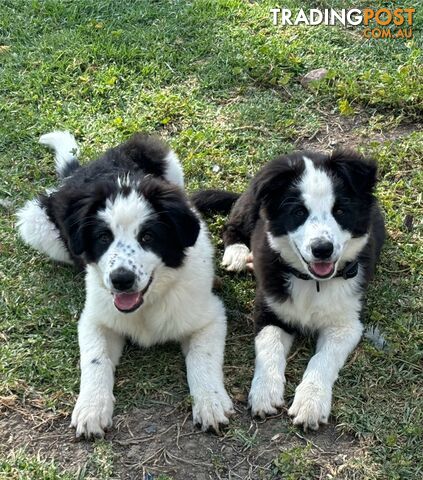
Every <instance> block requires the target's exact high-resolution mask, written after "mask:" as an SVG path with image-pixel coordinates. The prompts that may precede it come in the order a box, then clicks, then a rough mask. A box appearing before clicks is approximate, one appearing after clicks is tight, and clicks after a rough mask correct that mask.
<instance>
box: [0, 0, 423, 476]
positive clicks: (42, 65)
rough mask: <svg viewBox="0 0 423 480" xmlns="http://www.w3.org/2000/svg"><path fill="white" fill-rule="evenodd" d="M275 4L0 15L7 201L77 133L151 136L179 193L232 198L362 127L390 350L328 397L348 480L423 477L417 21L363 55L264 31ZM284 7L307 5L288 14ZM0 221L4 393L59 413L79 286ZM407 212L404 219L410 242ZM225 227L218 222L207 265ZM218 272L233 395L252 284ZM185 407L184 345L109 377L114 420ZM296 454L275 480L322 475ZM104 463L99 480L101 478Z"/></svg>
mask: <svg viewBox="0 0 423 480" xmlns="http://www.w3.org/2000/svg"><path fill="white" fill-rule="evenodd" d="M313 3H314V4H320V5H323V6H327V4H328V3H330V4H331V6H332V3H333V2H313ZM335 3H336V4H337V5H338V4H339V5H340V3H342V2H335ZM379 3H380V2H379ZM384 3H385V4H386V3H388V2H384ZM270 6H274V3H273V2H256V3H255V2H253V3H250V2H248V1H241V0H227V1H217V0H214V1H212V0H210V1H205V0H199V1H196V2H183V1H176V0H175V1H156V2H152V1H138V2H134V1H128V0H126V1H119V2H118V1H117V0H116V1H113V0H108V1H106V0H99V1H96V2H89V1H87V0H76V1H72V2H70V1H52V0H47V1H37V0H33V1H31V2H28V1H17V0H13V1H11V0H6V1H5V2H3V3H2V8H1V9H0V45H5V46H8V47H9V48H6V49H3V50H2V49H0V62H1V70H0V72H1V82H0V93H1V98H2V102H1V103H0V121H1V126H0V155H1V156H0V197H1V198H2V199H9V200H11V201H12V202H13V203H14V205H15V206H19V205H21V204H23V202H24V201H25V199H27V198H31V197H33V196H34V195H35V194H36V193H38V192H40V191H42V190H43V189H44V188H46V187H51V186H53V185H54V184H55V176H54V172H53V161H52V156H51V154H50V153H49V152H47V151H46V150H45V149H43V148H42V147H41V146H39V145H38V144H37V139H38V137H39V136H40V135H41V134H42V133H46V132H47V131H49V130H52V129H57V128H66V129H69V130H71V131H72V132H75V134H76V135H77V137H78V139H79V140H80V142H81V145H82V160H83V161H88V160H89V159H91V158H92V157H94V156H95V155H97V154H99V153H100V152H101V151H103V149H104V148H106V147H107V146H111V145H115V144H117V143H118V142H120V141H121V140H123V139H125V138H126V137H127V136H128V135H130V134H131V133H133V132H135V131H137V130H146V131H150V132H156V133H158V134H159V135H161V136H163V137H164V138H165V139H167V140H168V141H169V142H170V144H171V145H172V147H174V148H175V149H176V150H177V152H178V154H179V155H180V157H181V159H182V160H183V163H184V169H185V172H186V179H187V185H188V189H189V190H191V191H192V190H194V189H196V188H199V187H204V186H208V187H226V188H231V189H234V190H242V189H243V188H245V186H246V185H247V183H248V180H249V178H250V177H251V176H252V175H253V174H254V173H255V172H256V171H257V170H258V169H259V168H260V166H261V165H263V164H264V163H265V162H266V161H267V160H269V159H271V158H272V157H273V156H274V155H275V154H276V153H283V152H288V151H291V150H293V149H294V148H295V145H294V143H297V142H298V144H299V145H300V146H301V142H302V140H303V139H305V140H306V139H307V138H310V137H313V136H314V135H315V134H316V132H317V131H318V130H319V129H320V130H321V131H323V132H325V131H326V127H328V128H329V131H331V129H332V128H334V123H332V122H335V121H336V122H341V123H342V122H343V121H347V120H350V119H355V120H360V121H361V124H360V127H359V128H357V129H356V133H357V137H359V136H362V135H363V133H365V134H366V138H370V140H363V141H361V142H358V143H360V144H361V149H362V151H363V152H365V153H368V154H371V155H373V156H374V157H375V158H376V159H377V160H378V161H379V164H380V178H381V182H380V184H379V187H378V195H379V198H380V199H381V203H382V205H383V208H384V210H385V212H386V219H387V226H388V231H389V240H388V242H387V245H386V248H385V250H384V254H383V258H382V262H381V266H380V268H379V271H378V275H377V277H376V280H375V282H374V283H373V285H372V287H371V289H370V291H369V294H368V306H367V309H366V314H365V315H366V322H367V323H370V324H372V325H376V326H378V327H379V328H380V330H381V331H382V332H383V334H384V336H385V338H386V340H387V342H388V349H387V350H386V351H379V350H378V349H377V348H376V347H375V346H374V345H372V344H371V343H370V342H369V341H367V340H365V341H363V342H362V344H361V345H360V347H359V348H358V349H357V352H356V353H355V354H354V355H353V356H352V357H351V359H350V361H349V365H348V368H345V369H344V370H343V371H342V373H341V375H340V379H339V381H338V383H337V384H336V387H335V392H334V407H333V414H334V419H335V421H336V423H337V424H338V425H340V427H339V428H340V429H341V430H345V431H348V432H350V433H352V434H353V435H355V436H356V437H357V438H358V439H359V441H360V442H361V443H360V444H362V445H363V449H364V451H365V452H366V454H365V455H363V456H362V458H361V459H360V458H359V459H358V460H354V461H357V462H358V463H359V464H357V465H355V466H354V465H353V466H350V467H349V468H350V469H351V472H353V473H354V472H357V477H356V478H398V479H399V478H401V479H402V478H417V477H418V476H419V475H421V474H422V471H423V467H422V463H421V454H420V453H421V452H420V447H419V443H418V439H419V438H421V435H422V427H421V425H422V424H423V422H422V420H423V419H422V417H421V415H422V413H421V412H422V399H421V392H420V390H421V388H420V387H419V385H420V386H421V375H422V370H421V353H422V352H421V345H422V340H423V338H422V326H421V323H420V317H419V314H420V316H421V308H422V305H421V298H422V290H421V280H422V279H421V265H422V241H421V240H422V230H421V223H419V222H420V221H421V218H422V209H421V202H422V200H421V192H422V188H423V179H422V174H421V158H422V156H423V149H422V144H423V135H422V132H421V124H419V123H418V122H419V121H420V122H421V119H422V106H423V91H422V88H423V87H422V85H423V82H422V81H421V79H422V73H423V72H422V67H421V65H422V62H421V59H422V56H421V55H422V53H421V44H420V42H419V40H420V39H421V38H422V36H421V25H422V11H421V9H418V12H417V14H416V21H415V25H414V34H415V38H414V40H413V41H408V42H406V43H404V42H402V41H398V40H396V41H393V40H390V41H387V40H374V41H364V40H363V39H362V37H361V36H360V33H359V31H358V30H352V29H341V28H329V27H313V28H305V27H289V28H282V27H274V26H273V25H272V24H271V21H270V15H269V10H268V9H269V7H270ZM284 6H286V7H292V8H299V7H301V6H303V5H302V4H301V2H299V1H298V0H290V1H287V2H285V4H284ZM319 67H325V68H327V69H328V70H329V74H328V76H327V77H326V78H325V79H324V80H322V81H320V82H318V83H316V84H314V85H311V86H310V87H309V88H304V87H303V86H302V85H301V83H300V81H299V80H300V78H301V76H302V75H304V74H305V73H307V72H308V71H309V70H312V69H314V68H319ZM403 125H408V132H407V133H405V134H403V136H402V137H401V138H398V139H397V140H394V141H392V142H389V141H388V142H382V143H381V142H380V141H376V140H372V138H376V139H377V138H379V137H380V134H381V133H389V131H390V130H392V129H395V128H397V127H398V126H403ZM413 130H415V131H414V133H413V132H412V131H413ZM348 133H351V132H348ZM353 133H354V132H353ZM339 141H340V142H341V143H342V137H341V138H340V139H339ZM324 146H326V145H324ZM216 165H217V166H218V167H219V171H218V172H216V171H215V168H214V167H215V166H216ZM0 208H1V207H0ZM0 213H1V215H0V255H1V257H0V284H1V301H0V331H1V334H0V395H2V396H13V397H15V398H16V401H17V402H19V403H20V404H22V405H24V406H26V407H30V406H31V405H37V407H40V406H41V407H42V408H44V409H50V410H53V411H55V412H58V413H63V414H69V413H70V412H71V409H72V404H73V402H74V400H75V395H76V393H77V390H78V369H77V362H78V349H77V338H76V324H77V319H78V315H79V312H80V311H81V308H82V305H83V298H84V292H83V278H82V276H81V275H75V273H74V271H73V270H72V269H70V268H68V267H65V266H58V265H54V264H50V263H48V262H46V261H45V258H44V257H42V256H41V255H39V254H37V253H36V252H34V251H32V250H30V249H29V248H27V247H25V246H24V245H23V244H22V243H21V242H20V241H19V240H18V239H17V237H16V232H15V227H14V217H13V209H2V210H1V211H0ZM406 216H408V218H412V219H413V220H414V221H413V228H412V229H411V230H410V229H409V228H408V227H407V226H406V225H405V224H404V220H405V218H406ZM223 221H224V219H222V218H218V219H215V220H213V221H212V222H211V230H212V232H213V238H214V240H215V242H216V245H217V257H218V258H219V257H220V256H221V253H222V251H221V242H220V240H219V231H220V228H221V226H222V225H223ZM219 274H220V275H221V276H222V277H223V280H224V284H223V287H222V291H221V295H222V297H223V299H224V301H225V304H226V306H227V309H228V312H229V336H228V346H227V355H226V366H225V371H226V376H227V382H228V387H229V390H230V392H231V393H233V394H237V393H240V392H241V393H245V392H246V391H247V389H248V386H249V382H250V379H251V375H252V368H253V361H254V352H253V348H252V336H251V335H249V336H247V337H245V335H246V334H247V335H248V334H251V333H252V324H251V320H250V319H249V317H248V316H249V315H250V314H251V311H252V306H253V298H254V284H253V281H252V279H251V278H250V277H248V276H241V275H240V276H235V277H234V276H230V275H228V274H226V273H224V272H223V271H221V270H219ZM64 292H65V293H64ZM297 348H298V349H299V351H298V355H296V356H295V358H294V359H293V360H292V361H291V362H290V363H289V365H288V371H287V377H288V386H287V388H288V390H287V394H288V399H291V398H292V395H293V390H294V386H295V385H296V384H297V383H298V381H299V379H300V377H301V373H302V371H303V370H304V368H305V365H306V362H307V358H308V357H309V356H310V352H311V343H310V342H308V343H307V342H306V343H304V342H302V343H299V344H298V346H297ZM134 365H137V368H133V366H134ZM187 393H188V392H187V389H186V383H185V373H184V368H183V359H182V355H181V354H180V352H179V348H178V347H177V346H174V345H170V346H162V347H157V348H154V349H149V350H146V351H142V350H139V349H137V348H134V347H128V349H127V351H126V354H125V356H124V358H123V361H122V363H121V365H120V367H119V369H118V372H117V387H116V396H117V399H118V401H117V411H118V412H119V411H120V412H124V411H127V410H129V409H130V408H131V407H132V406H134V405H137V406H140V405H143V404H148V402H149V401H151V399H156V400H164V401H166V402H170V403H175V404H177V403H179V402H181V401H182V402H183V403H184V402H185V401H186V400H187V398H186V397H187ZM234 435H235V436H237V437H238V438H239V442H240V444H241V445H244V444H245V443H248V442H252V441H255V440H253V439H251V438H250V437H248V436H247V437H246V436H245V435H244V433H243V432H242V430H239V431H237V430H235V431H234ZM295 448H296V447H295ZM291 453H292V455H290V454H289V453H286V452H285V453H283V454H282V459H281V458H279V459H275V463H274V466H275V467H274V468H275V475H277V474H278V472H279V474H282V473H284V472H285V473H286V474H287V475H288V474H289V475H291V476H292V475H295V474H296V473H295V472H296V470H297V466H296V465H297V464H296V463H295V462H296V461H297V460H295V462H294V463H293V464H292V465H291V466H289V458H291V457H292V458H294V459H297V458H299V460H298V462H300V463H299V465H300V467H301V469H303V468H304V470H307V471H309V472H310V474H309V476H310V478H313V476H314V475H316V472H318V471H319V465H318V464H315V463H313V462H314V460H313V458H314V457H313V455H312V452H311V450H309V449H307V448H306V449H304V450H303V451H301V454H300V453H299V452H298V451H296V450H295V451H292V452H291ZM109 454H110V452H106V453H105V454H104V455H105V458H106V457H107V462H109V461H110V462H112V460H110V458H112V457H113V455H109ZM99 458H101V456H100V457H99ZM99 462H100V466H101V461H100V460H99ZM107 462H106V464H105V466H104V468H103V469H102V470H101V472H103V473H98V475H102V477H101V478H107V476H110V475H111V473H110V472H109V470H108V468H109V466H108V463H107ZM301 462H302V463H301ZM287 464H288V466H286V465H287ZM282 465H285V467H282ZM1 468H2V470H1V471H0V472H1V474H3V471H4V472H9V470H7V469H8V468H9V469H12V468H13V469H15V470H14V472H16V471H21V472H23V473H22V476H17V474H15V473H14V475H15V477H13V476H11V477H10V478H52V479H53V478H54V479H55V478H68V477H67V476H66V475H67V474H66V473H63V475H62V474H61V473H57V472H56V470H54V468H53V467H50V466H43V465H41V466H40V465H39V463H37V462H35V463H34V461H33V460H28V459H26V460H19V461H18V460H13V461H11V460H10V459H9V460H7V461H5V463H3V464H2V466H1ZM284 468H285V470H284ZM37 469H38V470H39V471H40V472H44V471H45V472H46V473H38V470H37ZM10 471H12V470H10ZM25 472H26V473H25ZM31 472H36V473H33V474H32V473H31ZM55 472H56V473H55ZM353 473H351V476H352V475H353ZM1 474H0V475H1ZM25 474H27V476H26V477H25ZM31 475H33V476H32V477H31ZM37 475H38V476H37ZM42 475H44V476H42ZM48 475H50V476H48ZM55 475H56V476H55ZM304 475H305V474H304ZM287 478H290V477H287ZM293 478H295V477H293Z"/></svg>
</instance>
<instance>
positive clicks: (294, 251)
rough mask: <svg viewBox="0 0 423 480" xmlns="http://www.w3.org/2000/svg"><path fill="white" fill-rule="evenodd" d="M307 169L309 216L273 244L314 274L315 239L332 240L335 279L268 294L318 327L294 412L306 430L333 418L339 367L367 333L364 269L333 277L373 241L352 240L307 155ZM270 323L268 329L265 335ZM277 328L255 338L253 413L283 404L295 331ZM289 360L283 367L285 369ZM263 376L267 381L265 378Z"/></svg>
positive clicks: (303, 323)
mask: <svg viewBox="0 0 423 480" xmlns="http://www.w3.org/2000/svg"><path fill="white" fill-rule="evenodd" d="M304 162H305V172H304V174H303V176H302V178H301V179H300V182H299V184H298V187H299V189H300V191H301V192H302V197H303V201H304V204H305V206H306V208H307V210H308V218H307V219H306V221H305V222H304V224H303V225H301V226H300V227H299V228H298V229H297V230H295V231H294V232H289V233H288V234H287V235H282V236H279V237H275V236H274V235H272V234H271V233H270V232H269V231H268V232H267V238H268V240H269V244H270V247H271V248H272V249H273V250H275V251H276V252H278V253H279V254H280V255H281V257H282V258H283V259H284V261H286V262H287V263H288V264H289V265H291V266H292V267H294V268H296V269H297V270H299V271H302V272H304V273H308V274H309V275H310V276H312V274H311V273H310V272H309V270H308V266H307V265H308V263H309V262H311V261H313V260H314V258H313V254H312V251H311V244H312V242H313V241H314V240H322V241H325V240H326V241H330V242H331V243H332V244H333V246H334V252H333V255H332V257H331V261H333V262H335V270H334V272H333V274H332V276H331V278H330V279H318V281H319V288H320V291H317V289H316V282H315V281H313V280H302V279H299V278H297V277H296V276H294V275H291V277H290V285H289V287H288V289H289V296H288V298H287V299H286V300H284V301H280V300H277V299H274V298H271V297H267V298H266V302H267V305H268V307H269V308H270V309H271V310H272V311H273V312H274V313H275V314H276V315H277V317H278V318H280V319H281V320H283V322H285V323H287V324H291V325H293V326H295V327H296V328H299V329H301V328H302V329H304V330H309V331H317V332H318V341H317V348H316V353H315V355H314V356H313V357H312V358H311V360H310V362H309V364H308V366H307V369H306V371H305V373H304V376H303V379H302V382H301V383H300V384H299V386H298V387H297V389H296V394H295V398H294V401H293V403H292V406H291V408H290V409H289V412H288V413H289V415H291V416H293V417H294V420H293V421H294V424H302V425H303V426H304V429H308V428H311V429H317V428H318V427H319V424H320V423H326V422H327V420H328V417H329V414H330V410H331V402H332V387H333V384H334V382H335V380H336V378H337V376H338V372H339V370H340V369H341V368H342V366H343V365H344V363H345V361H346V359H347V357H348V355H349V354H350V353H351V352H352V350H353V349H354V348H355V347H356V345H357V344H358V342H359V341H360V338H361V333H362V325H361V322H360V318H359V317H360V311H361V306H362V305H361V297H362V292H361V284H362V283H363V282H362V272H361V269H360V267H359V271H358V274H357V276H356V277H354V278H351V279H349V280H347V281H346V280H344V279H343V278H339V277H337V278H334V277H335V275H336V273H337V271H339V269H341V268H343V267H344V266H345V263H346V262H348V261H351V260H353V259H355V258H357V255H358V254H359V252H360V251H361V250H362V249H363V247H364V246H365V245H366V243H367V241H368V235H367V234H366V235H363V236H362V237H359V238H352V236H351V234H350V233H349V232H347V231H345V230H343V229H342V228H341V226H340V225H339V224H338V223H337V221H336V219H335V218H334V216H333V214H332V210H333V207H334V203H335V195H334V190H333V184H332V179H331V178H330V177H329V176H328V174H327V173H326V172H324V171H323V170H321V169H318V168H316V167H315V166H314V164H313V162H312V161H311V160H310V159H308V158H307V157H304ZM266 329H269V330H268V331H267V332H266V333H263V332H264V331H265V330H266ZM280 335H281V334H280V333H278V332H277V327H273V326H271V327H265V328H264V329H263V330H262V331H261V332H260V333H259V335H258V336H257V338H256V373H255V376H254V380H253V385H252V387H251V392H250V403H251V405H252V410H253V413H255V414H258V415H265V414H269V413H275V412H276V408H277V407H278V406H280V405H281V404H282V401H283V400H282V397H283V386H284V377H283V372H284V368H285V358H286V353H287V350H288V348H289V341H288V340H287V338H288V339H289V338H290V337H291V336H290V335H288V334H287V333H285V339H284V338H281V337H280ZM281 365H282V367H281ZM261 378H263V379H264V380H261Z"/></svg>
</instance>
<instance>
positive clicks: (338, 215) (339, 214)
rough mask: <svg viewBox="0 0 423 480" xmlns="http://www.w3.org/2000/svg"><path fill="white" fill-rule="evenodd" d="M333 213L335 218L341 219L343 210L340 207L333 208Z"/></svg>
mask: <svg viewBox="0 0 423 480" xmlns="http://www.w3.org/2000/svg"><path fill="white" fill-rule="evenodd" d="M333 213H334V214H335V215H336V216H337V217H341V216H342V215H344V213H345V212H344V209H343V208H341V207H335V208H334V210H333Z"/></svg>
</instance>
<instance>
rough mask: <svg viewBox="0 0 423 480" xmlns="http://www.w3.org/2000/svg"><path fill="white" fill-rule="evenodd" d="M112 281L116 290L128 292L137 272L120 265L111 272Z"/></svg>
mask: <svg viewBox="0 0 423 480" xmlns="http://www.w3.org/2000/svg"><path fill="white" fill-rule="evenodd" d="M110 281H111V282H112V285H113V287H114V288H116V290H119V291H121V292H126V291H128V290H130V289H131V288H132V287H133V285H134V282H135V273H134V272H131V270H127V269H126V268H123V267H120V268H117V269H116V270H113V272H112V273H111V274H110Z"/></svg>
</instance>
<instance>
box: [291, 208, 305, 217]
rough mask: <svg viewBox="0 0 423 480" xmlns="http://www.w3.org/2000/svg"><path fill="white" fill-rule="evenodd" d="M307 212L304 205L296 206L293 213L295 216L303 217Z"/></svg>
mask: <svg viewBox="0 0 423 480" xmlns="http://www.w3.org/2000/svg"><path fill="white" fill-rule="evenodd" d="M307 214H308V211H307V209H306V208H304V207H298V208H296V209H295V210H294V215H295V216H296V217H300V218H301V217H305V216H306V215H307Z"/></svg>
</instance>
